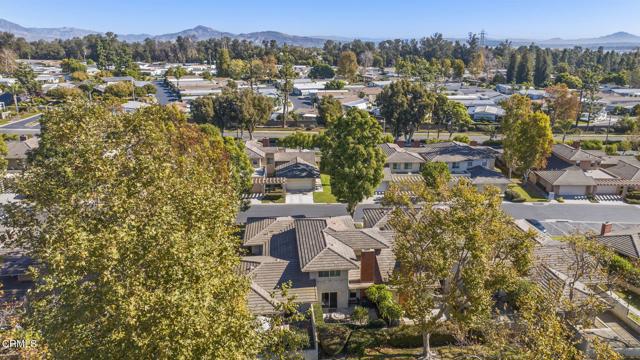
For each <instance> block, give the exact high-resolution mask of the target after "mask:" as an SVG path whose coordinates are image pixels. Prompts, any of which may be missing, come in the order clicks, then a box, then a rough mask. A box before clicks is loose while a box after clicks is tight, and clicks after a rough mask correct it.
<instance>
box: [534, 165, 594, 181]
mask: <svg viewBox="0 0 640 360" xmlns="http://www.w3.org/2000/svg"><path fill="white" fill-rule="evenodd" d="M535 174H536V175H538V176H539V177H540V178H542V179H544V180H546V181H547V182H549V183H550V184H551V185H559V186H560V185H565V186H579V185H584V186H590V185H595V184H596V182H595V180H593V178H592V177H590V176H587V175H586V174H585V173H584V171H582V169H580V168H577V167H572V168H567V169H564V170H538V171H535Z"/></svg>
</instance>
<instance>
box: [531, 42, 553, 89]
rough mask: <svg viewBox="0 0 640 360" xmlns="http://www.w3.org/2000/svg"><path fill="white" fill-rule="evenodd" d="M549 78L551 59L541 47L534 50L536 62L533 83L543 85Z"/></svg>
mask: <svg viewBox="0 0 640 360" xmlns="http://www.w3.org/2000/svg"><path fill="white" fill-rule="evenodd" d="M549 79H551V60H550V59H549V56H548V55H547V53H546V52H545V50H543V49H538V51H536V64H535V68H534V71H533V83H534V84H535V85H536V86H538V87H543V86H545V85H546V84H547V82H548V81H549Z"/></svg>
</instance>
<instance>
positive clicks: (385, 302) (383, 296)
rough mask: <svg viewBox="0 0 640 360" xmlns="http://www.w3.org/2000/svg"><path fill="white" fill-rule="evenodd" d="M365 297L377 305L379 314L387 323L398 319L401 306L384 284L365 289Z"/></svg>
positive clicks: (400, 313)
mask: <svg viewBox="0 0 640 360" xmlns="http://www.w3.org/2000/svg"><path fill="white" fill-rule="evenodd" d="M365 293H366V295H367V299H369V300H371V301H372V302H373V303H374V304H376V306H377V307H378V311H379V312H380V316H382V317H383V318H384V319H386V320H387V321H388V322H389V323H391V322H393V321H395V320H398V319H400V317H401V316H402V308H400V305H398V304H396V302H395V301H393V294H392V293H391V291H390V290H389V289H388V288H387V286H386V285H382V284H380V285H373V286H371V287H370V288H368V289H367V290H366V292H365Z"/></svg>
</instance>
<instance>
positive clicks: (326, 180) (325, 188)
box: [313, 174, 338, 204]
mask: <svg viewBox="0 0 640 360" xmlns="http://www.w3.org/2000/svg"><path fill="white" fill-rule="evenodd" d="M330 179H331V177H330V176H329V175H327V174H320V182H321V183H322V191H316V192H314V193H313V202H314V203H323V204H327V203H337V202H338V200H336V197H335V196H333V194H332V193H331V180H330Z"/></svg>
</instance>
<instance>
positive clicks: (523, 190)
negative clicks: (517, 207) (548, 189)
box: [509, 184, 549, 202]
mask: <svg viewBox="0 0 640 360" xmlns="http://www.w3.org/2000/svg"><path fill="white" fill-rule="evenodd" d="M509 189H511V190H513V191H515V192H517V193H518V194H519V195H520V196H521V197H523V198H524V199H525V201H526V202H547V201H549V200H547V198H545V197H544V194H542V193H541V192H540V191H539V190H537V189H534V188H533V187H532V186H531V184H525V185H524V186H520V185H517V184H513V185H510V186H509Z"/></svg>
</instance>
